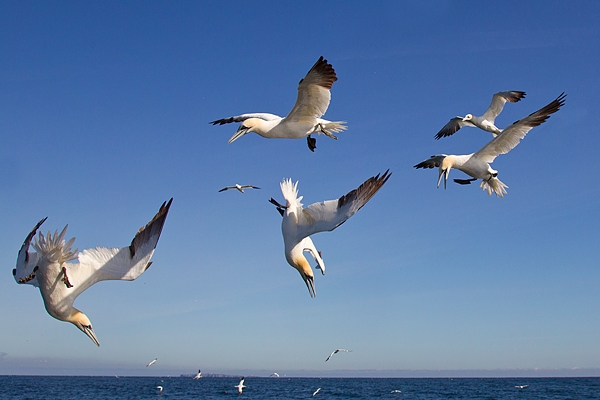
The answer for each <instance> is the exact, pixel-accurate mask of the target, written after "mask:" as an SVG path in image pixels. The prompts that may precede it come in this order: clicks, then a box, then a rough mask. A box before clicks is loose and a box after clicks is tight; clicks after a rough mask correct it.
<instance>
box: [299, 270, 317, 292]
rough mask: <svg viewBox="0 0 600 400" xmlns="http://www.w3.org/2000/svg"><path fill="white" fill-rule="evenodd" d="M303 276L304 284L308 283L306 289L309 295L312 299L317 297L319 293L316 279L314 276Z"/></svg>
mask: <svg viewBox="0 0 600 400" xmlns="http://www.w3.org/2000/svg"><path fill="white" fill-rule="evenodd" d="M300 275H302V279H304V283H306V287H307V288H308V293H309V294H310V297H315V296H316V295H317V291H316V290H315V279H314V278H313V277H312V276H307V275H304V274H303V273H300Z"/></svg>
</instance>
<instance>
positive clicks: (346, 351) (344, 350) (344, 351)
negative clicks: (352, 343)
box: [325, 349, 352, 362]
mask: <svg viewBox="0 0 600 400" xmlns="http://www.w3.org/2000/svg"><path fill="white" fill-rule="evenodd" d="M340 351H341V352H343V353H348V352H350V351H352V350H346V349H337V350H334V351H332V352H331V354H330V355H329V357H327V359H326V360H325V362H327V361H329V359H330V358H331V357H332V356H333V355H334V354H337V353H339V352H340Z"/></svg>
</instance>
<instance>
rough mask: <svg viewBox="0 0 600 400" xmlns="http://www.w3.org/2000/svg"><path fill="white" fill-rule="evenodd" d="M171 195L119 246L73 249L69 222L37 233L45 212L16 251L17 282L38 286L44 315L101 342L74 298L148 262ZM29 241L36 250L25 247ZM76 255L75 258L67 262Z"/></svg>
mask: <svg viewBox="0 0 600 400" xmlns="http://www.w3.org/2000/svg"><path fill="white" fill-rule="evenodd" d="M172 200H173V199H171V200H169V202H168V203H167V202H165V203H163V204H162V206H161V207H160V209H159V211H158V213H156V215H155V216H154V217H153V218H152V220H151V221H150V222H149V223H148V224H147V225H145V226H143V227H141V228H140V229H139V230H138V232H137V233H136V235H135V236H134V238H133V240H132V241H131V244H130V245H129V246H126V247H122V248H106V247H95V248H91V249H87V250H84V251H82V252H80V253H77V249H74V250H72V249H71V246H72V245H73V243H74V242H75V238H72V239H70V240H69V241H66V242H65V239H64V238H65V234H66V232H67V227H68V225H67V226H65V227H64V229H63V230H62V231H61V232H60V233H58V230H57V231H56V232H55V233H54V234H52V233H50V232H48V234H47V235H44V234H43V233H42V232H39V235H38V236H37V237H35V235H36V232H37V230H38V229H39V228H40V226H41V225H42V224H43V223H44V221H46V218H47V217H46V218H44V219H42V220H41V221H40V222H38V223H37V224H36V225H35V227H34V228H33V229H32V230H31V232H29V234H28V235H27V237H26V238H25V241H24V242H23V245H22V246H21V249H20V250H19V254H18V256H17V265H16V268H14V269H13V276H14V278H15V281H16V282H17V283H19V284H30V285H33V286H35V287H38V288H39V289H40V294H41V295H42V299H43V301H44V306H45V308H46V311H48V314H50V315H51V316H52V317H54V318H56V319H58V320H60V321H65V322H70V323H72V324H73V325H75V326H76V327H77V328H78V329H79V330H81V331H82V332H83V333H85V334H86V335H87V336H88V337H89V338H90V339H91V340H92V341H93V342H94V343H95V344H96V345H98V346H100V343H99V342H98V339H97V338H96V334H95V333H94V330H93V328H92V323H91V322H90V320H89V318H88V317H87V316H86V315H85V314H84V313H83V312H81V311H79V310H78V309H76V308H75V307H73V302H74V301H75V299H76V298H77V296H79V295H80V294H81V293H83V292H84V291H85V290H86V289H87V288H89V287H90V286H92V285H93V284H94V283H96V282H100V281H103V280H134V279H136V278H137V277H138V276H140V275H141V274H142V273H144V271H146V270H147V269H148V267H150V264H151V261H150V259H151V258H152V255H153V254H154V249H155V248H156V245H157V243H158V239H159V238H160V234H161V232H162V229H163V226H164V223H165V220H166V218H167V214H168V212H169V208H170V207H171V202H172ZM32 239H33V243H32ZM30 245H31V246H33V248H34V249H35V252H29V246H30ZM74 260H77V262H70V261H74Z"/></svg>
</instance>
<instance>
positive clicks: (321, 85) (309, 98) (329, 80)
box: [210, 56, 347, 151]
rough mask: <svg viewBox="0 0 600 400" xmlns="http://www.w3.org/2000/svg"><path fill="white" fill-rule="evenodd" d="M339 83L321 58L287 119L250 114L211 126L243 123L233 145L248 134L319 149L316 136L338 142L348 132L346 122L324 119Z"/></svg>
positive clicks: (301, 85)
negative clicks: (302, 142) (335, 84)
mask: <svg viewBox="0 0 600 400" xmlns="http://www.w3.org/2000/svg"><path fill="white" fill-rule="evenodd" d="M335 81H337V76H336V74H335V70H334V69H333V66H332V65H331V64H329V63H328V62H327V60H325V59H324V58H323V56H321V57H320V58H319V59H318V60H317V62H316V63H315V64H314V65H313V67H312V68H311V69H310V71H308V73H307V74H306V76H305V77H304V79H302V80H301V81H300V83H299V84H298V97H297V98H296V104H294V107H293V108H292V110H291V111H290V112H289V114H288V115H287V116H285V117H284V118H282V117H280V116H278V115H275V114H269V113H249V114H241V115H236V116H233V117H229V118H223V119H218V120H215V121H212V122H210V124H213V125H224V124H229V123H232V122H241V124H240V126H239V128H238V130H237V131H236V132H235V134H234V135H233V136H232V137H231V138H230V139H229V143H230V144H231V143H233V142H234V141H236V140H237V139H239V138H240V137H242V136H244V135H245V134H246V133H249V132H255V133H256V134H258V135H260V136H262V137H264V138H268V139H274V138H281V139H301V138H304V137H306V140H307V143H308V148H309V149H310V150H311V151H315V149H316V147H317V146H316V141H317V140H316V139H315V138H313V137H311V135H312V134H313V133H314V134H321V133H322V134H324V135H326V136H329V137H330V138H332V139H337V137H336V136H335V135H334V133H338V132H342V131H345V130H346V129H347V126H345V125H344V124H345V123H346V122H345V121H328V120H325V119H322V118H321V117H322V116H323V115H324V114H325V112H326V111H327V108H328V107H329V103H330V101H331V87H332V85H333V82H335Z"/></svg>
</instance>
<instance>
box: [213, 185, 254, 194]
mask: <svg viewBox="0 0 600 400" xmlns="http://www.w3.org/2000/svg"><path fill="white" fill-rule="evenodd" d="M244 189H260V188H259V187H257V186H252V185H240V184H237V183H236V184H235V186H225V187H224V188H223V189H221V190H219V192H224V191H226V190H239V191H240V192H241V193H244Z"/></svg>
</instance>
